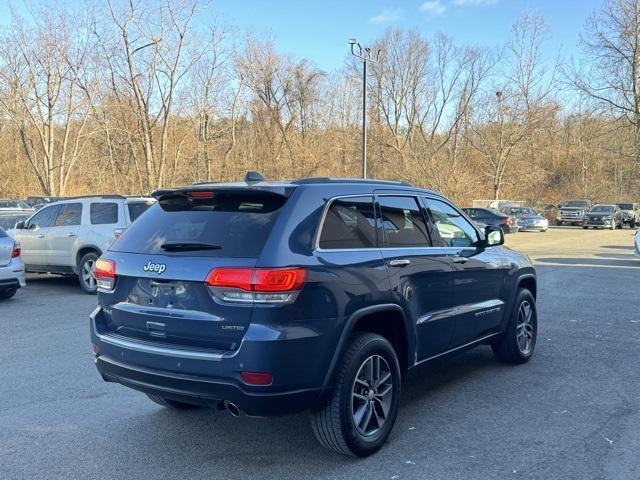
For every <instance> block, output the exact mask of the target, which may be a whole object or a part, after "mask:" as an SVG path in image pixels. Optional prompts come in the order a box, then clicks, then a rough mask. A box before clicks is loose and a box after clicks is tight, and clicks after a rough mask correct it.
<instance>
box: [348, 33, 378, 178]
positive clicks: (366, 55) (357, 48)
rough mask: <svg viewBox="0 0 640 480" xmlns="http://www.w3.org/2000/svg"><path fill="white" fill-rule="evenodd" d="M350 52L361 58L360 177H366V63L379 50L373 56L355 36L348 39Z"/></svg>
mask: <svg viewBox="0 0 640 480" xmlns="http://www.w3.org/2000/svg"><path fill="white" fill-rule="evenodd" d="M349 45H351V54H352V55H353V56H354V57H357V58H359V59H360V60H362V178H367V63H369V62H371V63H376V62H377V61H378V60H379V58H380V50H378V51H377V52H376V54H375V57H374V56H373V52H372V50H371V49H370V48H369V47H362V46H361V45H360V44H359V43H358V41H357V40H356V39H355V38H350V39H349Z"/></svg>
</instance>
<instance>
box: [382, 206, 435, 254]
mask: <svg viewBox="0 0 640 480" xmlns="http://www.w3.org/2000/svg"><path fill="white" fill-rule="evenodd" d="M378 205H379V206H380V221H381V223H382V230H383V232H384V240H383V246H384V247H388V248H402V247H429V246H431V242H430V241H429V235H428V234H427V225H426V223H425V219H424V215H423V214H422V211H421V210H420V206H419V205H418V202H417V199H416V198H415V197H399V196H398V197H386V196H384V197H378Z"/></svg>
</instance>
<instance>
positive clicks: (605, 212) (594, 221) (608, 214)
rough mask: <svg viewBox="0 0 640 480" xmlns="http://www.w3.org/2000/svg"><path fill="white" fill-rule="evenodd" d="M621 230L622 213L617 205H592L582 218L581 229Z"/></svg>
mask: <svg viewBox="0 0 640 480" xmlns="http://www.w3.org/2000/svg"><path fill="white" fill-rule="evenodd" d="M589 227H593V228H610V229H611V230H613V229H614V228H622V212H621V210H620V207H618V206H617V205H604V204H603V205H594V206H593V208H592V209H591V210H589V211H588V212H587V213H586V214H585V216H584V223H583V224H582V228H584V229H587V228H589Z"/></svg>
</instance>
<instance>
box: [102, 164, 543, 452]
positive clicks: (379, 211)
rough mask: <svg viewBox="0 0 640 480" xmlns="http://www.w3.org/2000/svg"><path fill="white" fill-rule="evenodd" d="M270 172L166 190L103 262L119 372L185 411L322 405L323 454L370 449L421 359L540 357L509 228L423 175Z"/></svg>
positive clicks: (529, 282)
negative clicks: (414, 182) (485, 350)
mask: <svg viewBox="0 0 640 480" xmlns="http://www.w3.org/2000/svg"><path fill="white" fill-rule="evenodd" d="M256 178H258V179H259V178H261V177H257V175H256V174H254V175H252V176H249V177H248V179H247V180H248V181H246V182H242V183H235V184H227V183H220V184H214V183H212V184H201V185H192V186H189V187H184V188H175V189H164V190H158V191H156V192H154V194H153V195H154V196H155V197H156V198H157V199H158V203H157V204H156V205H154V206H152V207H151V208H150V209H149V211H148V212H147V213H145V214H144V215H143V216H142V217H141V218H140V219H139V220H138V221H136V222H135V223H134V224H133V225H132V226H131V227H130V228H129V229H127V231H126V232H125V233H124V234H123V235H122V236H121V237H120V238H119V239H118V240H117V241H116V242H115V243H114V244H113V245H112V246H111V247H110V248H109V250H108V251H106V252H105V253H104V254H103V256H102V257H101V258H100V259H99V260H98V261H97V263H96V278H97V281H98V307H97V308H96V309H95V310H94V312H93V313H92V314H91V316H90V317H91V341H92V343H93V345H92V349H93V352H94V354H95V365H96V367H97V369H98V371H99V372H100V374H101V376H102V378H103V379H104V380H106V381H109V382H119V383H121V384H122V385H124V386H127V387H130V388H133V389H136V390H140V391H141V392H144V393H146V394H147V395H148V396H149V398H150V399H151V400H153V401H154V402H156V403H158V404H160V405H162V406H164V407H169V408H173V409H178V410H180V409H188V408H193V407H195V406H218V407H226V408H227V409H228V410H229V411H230V412H231V413H232V414H233V415H238V414H239V413H240V412H244V413H246V414H248V415H257V416H266V415H280V414H287V413H295V412H301V411H305V410H311V412H312V415H311V423H312V426H313V430H314V432H315V435H316V437H317V438H318V440H319V441H320V443H321V444H322V445H324V446H325V447H327V448H329V449H331V450H334V451H336V452H339V453H343V454H351V455H358V456H365V455H369V454H372V453H374V452H375V451H377V450H378V449H379V448H380V447H381V446H382V445H383V443H384V442H385V441H386V439H387V437H388V436H389V433H390V432H391V429H392V427H393V424H394V421H395V419H396V415H397V413H398V408H399V405H400V401H399V400H400V390H401V379H402V377H403V376H404V375H405V374H406V373H407V372H408V371H409V370H411V369H413V367H415V366H416V365H418V364H421V363H423V362H426V361H429V360H431V359H434V358H441V357H442V356H443V355H445V354H449V353H453V352H459V351H462V350H465V349H467V348H470V347H473V346H476V345H482V344H490V345H491V346H492V348H493V351H494V352H495V354H496V355H497V357H498V358H499V359H500V360H502V361H505V362H509V363H523V362H526V361H527V360H529V358H530V357H531V355H532V354H533V350H534V347H535V343H536V333H537V314H536V300H535V298H536V290H537V286H536V273H535V270H534V268H533V266H532V264H531V261H530V260H529V258H528V257H527V256H526V255H524V254H520V253H517V252H514V251H512V250H510V249H506V248H503V247H502V246H501V245H502V243H503V241H504V234H503V232H502V230H501V229H500V228H497V227H492V226H489V227H487V228H486V229H485V230H484V231H482V230H480V229H478V228H477V227H475V226H474V224H473V223H472V222H471V221H470V220H469V219H468V218H467V216H466V215H465V214H464V213H462V211H461V210H459V209H458V208H457V207H456V206H455V205H453V204H452V203H451V202H450V201H449V200H448V199H446V198H445V197H443V196H441V195H438V194H436V193H434V192H431V191H429V190H423V189H420V188H415V187H412V186H410V185H408V184H405V183H399V182H383V181H375V180H337V179H303V180H297V181H285V182H267V181H260V180H256ZM374 195H376V196H375V197H374ZM524 395H525V392H523V396H524ZM523 398H524V397H523ZM470 407H471V403H470Z"/></svg>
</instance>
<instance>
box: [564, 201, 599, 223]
mask: <svg viewBox="0 0 640 480" xmlns="http://www.w3.org/2000/svg"><path fill="white" fill-rule="evenodd" d="M591 207H592V205H591V201H590V200H585V199H583V198H581V199H574V200H566V201H564V202H562V203H561V204H560V205H559V206H558V213H557V215H556V225H564V224H565V223H569V224H571V225H582V221H583V220H584V214H585V213H587V212H588V211H589V210H591Z"/></svg>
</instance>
